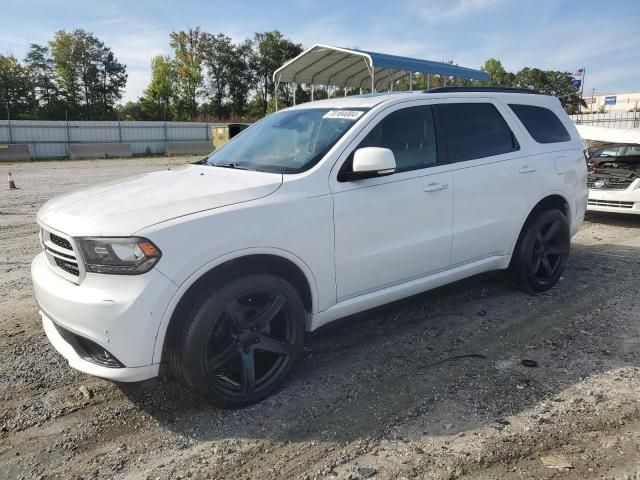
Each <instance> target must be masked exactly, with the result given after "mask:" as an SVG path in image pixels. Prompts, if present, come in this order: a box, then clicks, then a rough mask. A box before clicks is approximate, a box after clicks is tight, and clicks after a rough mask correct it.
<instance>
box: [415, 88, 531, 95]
mask: <svg viewBox="0 0 640 480" xmlns="http://www.w3.org/2000/svg"><path fill="white" fill-rule="evenodd" d="M422 92H423V93H448V92H502V93H529V94H532V95H542V93H540V92H539V91H538V90H533V89H530V88H517V87H437V88H430V89H429V90H423V91H422Z"/></svg>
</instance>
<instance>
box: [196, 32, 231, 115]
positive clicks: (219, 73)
mask: <svg viewBox="0 0 640 480" xmlns="http://www.w3.org/2000/svg"><path fill="white" fill-rule="evenodd" d="M204 38H205V40H204V48H203V52H204V65H205V67H206V71H207V96H208V97H209V99H210V104H209V105H210V110H211V113H213V114H214V115H217V116H225V117H226V116H227V114H228V113H229V112H228V110H227V108H226V105H225V100H226V99H227V97H228V95H229V84H230V83H231V81H232V75H233V73H236V72H232V71H231V70H232V63H233V62H234V57H235V56H236V54H237V52H236V48H235V46H234V44H233V42H232V41H231V38H229V37H227V36H226V35H223V34H222V33H219V34H217V35H211V34H208V33H205V34H204Z"/></svg>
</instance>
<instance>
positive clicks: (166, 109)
mask: <svg viewBox="0 0 640 480" xmlns="http://www.w3.org/2000/svg"><path fill="white" fill-rule="evenodd" d="M175 77H176V75H175V68H174V63H173V62H172V61H171V59H170V58H169V57H168V56H163V55H158V56H156V57H154V58H153V59H152V60H151V82H150V83H149V86H148V87H147V89H146V90H145V91H144V95H143V96H142V98H141V99H140V102H139V103H140V110H141V115H142V116H143V117H145V118H147V119H149V120H160V119H162V120H172V119H173V117H174V103H175V95H176V92H175V87H176V78H175Z"/></svg>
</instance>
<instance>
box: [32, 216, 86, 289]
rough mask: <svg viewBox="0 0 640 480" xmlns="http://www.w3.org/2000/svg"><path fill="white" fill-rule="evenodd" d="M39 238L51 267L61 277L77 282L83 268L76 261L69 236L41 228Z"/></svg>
mask: <svg viewBox="0 0 640 480" xmlns="http://www.w3.org/2000/svg"><path fill="white" fill-rule="evenodd" d="M41 239H42V246H43V247H44V251H45V254H46V257H47V260H48V261H49V265H51V267H52V269H53V270H54V271H55V272H56V273H58V274H59V275H60V276H61V277H64V278H66V279H67V280H71V281H72V282H75V283H78V281H79V280H80V276H81V274H82V272H83V268H82V265H81V264H80V262H79V261H78V257H77V255H76V251H75V250H74V248H73V240H72V239H71V237H67V238H65V237H63V236H62V234H57V233H53V232H50V231H49V230H47V229H43V230H42V232H41Z"/></svg>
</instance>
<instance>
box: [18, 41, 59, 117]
mask: <svg viewBox="0 0 640 480" xmlns="http://www.w3.org/2000/svg"><path fill="white" fill-rule="evenodd" d="M24 63H25V67H26V69H27V72H28V74H29V78H30V84H31V106H32V109H33V117H34V118H43V119H51V118H56V117H57V116H59V115H60V114H61V112H62V115H64V113H63V112H64V109H63V108H60V107H61V105H60V102H59V99H58V88H57V86H56V78H55V70H54V65H53V61H52V60H51V57H50V56H49V49H48V48H47V47H46V46H43V45H38V44H35V43H32V44H31V46H30V48H29V52H28V53H27V56H26V57H25V61H24Z"/></svg>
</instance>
